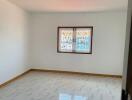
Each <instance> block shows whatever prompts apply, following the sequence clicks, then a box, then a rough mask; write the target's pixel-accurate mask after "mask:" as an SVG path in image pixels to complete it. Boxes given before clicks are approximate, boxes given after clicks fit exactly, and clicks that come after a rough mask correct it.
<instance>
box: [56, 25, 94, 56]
mask: <svg viewBox="0 0 132 100" xmlns="http://www.w3.org/2000/svg"><path fill="white" fill-rule="evenodd" d="M92 35H93V27H58V37H57V38H58V43H57V44H58V46H57V51H58V52H59V53H84V54H91V53H92Z"/></svg>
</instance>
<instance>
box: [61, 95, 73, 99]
mask: <svg viewBox="0 0 132 100" xmlns="http://www.w3.org/2000/svg"><path fill="white" fill-rule="evenodd" d="M59 100H72V96H71V95H69V94H60V95H59Z"/></svg>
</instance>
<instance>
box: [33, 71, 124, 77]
mask: <svg viewBox="0 0 132 100" xmlns="http://www.w3.org/2000/svg"><path fill="white" fill-rule="evenodd" d="M31 71H39V72H56V73H69V74H80V75H89V76H101V77H112V78H122V76H121V75H108V74H95V73H86V72H75V71H62V70H49V69H31Z"/></svg>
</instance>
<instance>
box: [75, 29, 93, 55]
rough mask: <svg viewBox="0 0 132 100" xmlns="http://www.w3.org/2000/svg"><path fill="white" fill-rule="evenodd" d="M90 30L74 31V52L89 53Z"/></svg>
mask: <svg viewBox="0 0 132 100" xmlns="http://www.w3.org/2000/svg"><path fill="white" fill-rule="evenodd" d="M91 32H92V31H91V28H77V29H76V47H75V50H76V52H83V53H90V51H91Z"/></svg>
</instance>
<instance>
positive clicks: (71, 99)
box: [0, 72, 121, 100]
mask: <svg viewBox="0 0 132 100" xmlns="http://www.w3.org/2000/svg"><path fill="white" fill-rule="evenodd" d="M120 96H121V79H119V78H110V77H97V76H88V75H76V74H63V73H52V72H30V73H29V74H27V75H25V76H23V77H21V78H20V79H18V80H17V81H14V82H12V83H10V84H8V85H7V86H5V87H3V88H0V100H120Z"/></svg>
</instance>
